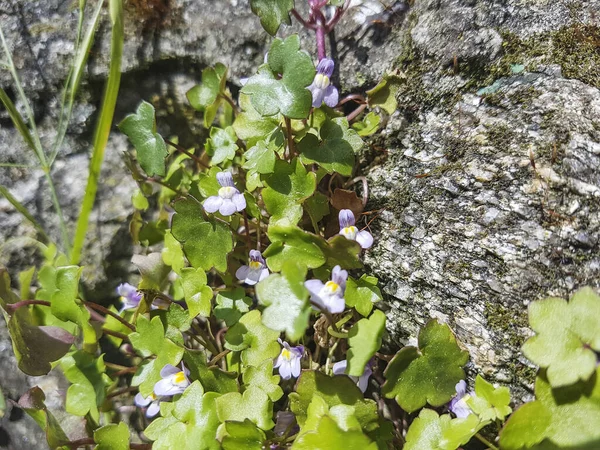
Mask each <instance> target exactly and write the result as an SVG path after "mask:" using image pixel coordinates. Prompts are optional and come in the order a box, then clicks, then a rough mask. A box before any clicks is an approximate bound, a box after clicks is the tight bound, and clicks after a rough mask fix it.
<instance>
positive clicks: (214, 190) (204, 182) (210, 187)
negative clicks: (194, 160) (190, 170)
mask: <svg viewBox="0 0 600 450" xmlns="http://www.w3.org/2000/svg"><path fill="white" fill-rule="evenodd" d="M219 172H221V169H219V168H218V167H211V168H210V169H209V170H208V171H206V172H200V173H199V174H198V183H197V184H196V186H197V188H198V192H200V195H201V196H202V197H204V198H207V197H211V196H213V195H217V194H218V193H219V189H221V185H220V184H219V182H218V181H217V174H218V173H219Z"/></svg>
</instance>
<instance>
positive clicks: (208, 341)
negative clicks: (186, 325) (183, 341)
mask: <svg viewBox="0 0 600 450" xmlns="http://www.w3.org/2000/svg"><path fill="white" fill-rule="evenodd" d="M192 328H193V329H194V331H195V332H196V333H198V334H199V335H200V337H202V339H203V340H204V342H205V343H206V349H207V350H208V351H209V352H211V353H212V354H213V355H217V354H218V353H219V350H217V346H216V343H213V342H211V338H210V336H209V335H208V334H207V333H206V332H205V331H204V330H203V329H202V327H200V326H198V325H196V326H194V324H192Z"/></svg>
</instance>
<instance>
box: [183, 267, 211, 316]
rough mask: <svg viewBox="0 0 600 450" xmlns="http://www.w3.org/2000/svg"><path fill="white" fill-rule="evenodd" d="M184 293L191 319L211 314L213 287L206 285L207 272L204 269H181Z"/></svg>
mask: <svg viewBox="0 0 600 450" xmlns="http://www.w3.org/2000/svg"><path fill="white" fill-rule="evenodd" d="M181 279H182V286H183V295H184V298H185V303H186V305H187V307H188V313H189V316H190V318H191V319H193V318H194V317H196V316H197V315H201V316H202V317H209V316H210V309H211V300H212V297H213V291H212V289H211V288H210V287H209V286H207V285H206V282H207V280H206V274H205V273H204V270H203V269H193V268H191V267H186V268H185V269H182V270H181Z"/></svg>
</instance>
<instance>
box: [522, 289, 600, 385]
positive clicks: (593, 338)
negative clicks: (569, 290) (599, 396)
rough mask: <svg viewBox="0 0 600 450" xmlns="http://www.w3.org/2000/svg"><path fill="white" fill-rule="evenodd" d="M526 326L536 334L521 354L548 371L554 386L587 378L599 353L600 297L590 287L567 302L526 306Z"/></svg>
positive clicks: (550, 301) (549, 302)
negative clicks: (527, 309)
mask: <svg viewBox="0 0 600 450" xmlns="http://www.w3.org/2000/svg"><path fill="white" fill-rule="evenodd" d="M529 323H530V325H531V328H532V329H533V330H534V331H535V332H536V335H535V336H533V337H531V338H529V339H528V340H527V341H526V342H525V344H524V345H523V354H524V355H525V356H526V357H527V358H528V359H530V360H531V361H533V362H534V363H535V364H537V365H538V366H540V367H542V368H545V369H548V370H547V374H548V380H549V381H550V384H551V385H552V386H553V387H560V386H566V385H569V384H573V383H576V382H577V381H578V380H586V379H588V378H589V377H590V376H591V375H592V374H593V373H594V371H595V369H596V362H597V357H596V355H595V353H594V350H595V351H600V296H598V295H597V294H596V293H595V292H594V291H593V290H592V289H591V288H583V289H581V290H579V291H577V292H576V293H575V294H574V295H573V297H572V298H571V301H570V302H569V303H567V302H566V301H565V300H563V299H560V298H547V299H545V300H540V301H536V302H532V303H530V304H529Z"/></svg>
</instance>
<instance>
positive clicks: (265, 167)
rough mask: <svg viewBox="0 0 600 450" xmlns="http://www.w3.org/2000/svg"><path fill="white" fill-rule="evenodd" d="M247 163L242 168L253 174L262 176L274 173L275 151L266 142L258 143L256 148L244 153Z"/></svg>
mask: <svg viewBox="0 0 600 450" xmlns="http://www.w3.org/2000/svg"><path fill="white" fill-rule="evenodd" d="M244 158H245V159H246V162H245V163H244V165H243V166H242V167H243V168H244V169H247V170H249V171H251V172H257V173H260V174H267V173H273V172H274V170H275V160H276V159H277V158H276V156H275V150H273V148H271V145H268V144H267V143H266V142H265V141H258V142H257V143H256V145H254V147H251V148H249V149H248V151H247V152H246V153H244Z"/></svg>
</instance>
